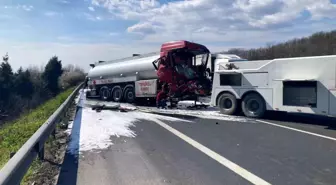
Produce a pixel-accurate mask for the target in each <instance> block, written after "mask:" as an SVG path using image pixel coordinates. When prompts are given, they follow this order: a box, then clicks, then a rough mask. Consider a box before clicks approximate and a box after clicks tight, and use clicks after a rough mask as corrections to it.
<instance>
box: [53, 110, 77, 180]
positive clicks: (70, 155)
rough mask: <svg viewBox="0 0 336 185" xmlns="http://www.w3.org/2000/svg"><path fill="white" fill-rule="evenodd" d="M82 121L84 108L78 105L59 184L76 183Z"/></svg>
mask: <svg viewBox="0 0 336 185" xmlns="http://www.w3.org/2000/svg"><path fill="white" fill-rule="evenodd" d="M81 123H82V108H81V107H77V112H76V116H75V119H74V122H73V125H72V130H71V135H70V143H69V144H68V148H67V150H66V153H65V156H64V160H63V163H62V165H61V171H60V174H59V177H58V181H57V185H76V183H77V172H78V156H79V137H80V129H81Z"/></svg>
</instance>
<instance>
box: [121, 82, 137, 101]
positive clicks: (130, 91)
mask: <svg viewBox="0 0 336 185" xmlns="http://www.w3.org/2000/svg"><path fill="white" fill-rule="evenodd" d="M124 100H126V102H127V103H133V102H134V100H135V92H134V87H133V86H130V87H126V89H125V91H124Z"/></svg>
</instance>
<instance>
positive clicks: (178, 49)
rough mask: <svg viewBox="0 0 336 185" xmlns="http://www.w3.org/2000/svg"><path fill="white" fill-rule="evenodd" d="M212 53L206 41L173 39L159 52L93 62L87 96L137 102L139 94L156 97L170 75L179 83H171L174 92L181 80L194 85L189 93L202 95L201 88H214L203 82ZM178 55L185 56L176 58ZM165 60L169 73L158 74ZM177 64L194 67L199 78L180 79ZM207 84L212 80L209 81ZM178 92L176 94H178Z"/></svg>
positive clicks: (186, 84) (189, 68) (190, 85)
mask: <svg viewBox="0 0 336 185" xmlns="http://www.w3.org/2000/svg"><path fill="white" fill-rule="evenodd" d="M182 55H183V57H182ZM209 55H210V52H209V50H208V49H207V48H206V47H205V46H203V45H200V44H196V43H192V42H188V41H173V42H167V43H164V44H162V46H161V50H160V52H157V53H150V54H145V55H138V54H137V55H133V57H129V58H124V59H118V60H113V61H107V62H104V61H102V62H98V63H97V64H95V65H91V67H92V69H91V70H90V71H89V73H88V82H87V83H88V86H89V89H90V90H89V91H88V93H87V97H99V98H101V99H102V100H109V99H112V100H113V101H116V102H120V101H125V102H129V103H131V102H134V100H135V99H136V98H155V97H156V95H157V93H158V91H160V90H161V87H162V85H163V84H164V83H167V81H165V80H164V79H167V76H168V78H172V79H173V78H174V80H173V81H174V82H178V83H179V84H175V83H170V86H169V88H170V90H171V92H172V91H173V90H172V89H173V88H174V89H178V88H179V87H178V86H179V85H181V84H180V82H182V85H183V86H181V87H186V88H185V89H188V88H189V89H188V90H190V89H192V92H188V93H189V94H188V95H196V96H200V94H199V92H204V91H208V92H211V89H209V87H208V86H207V85H205V83H204V82H205V81H206V80H205V78H206V77H205V76H206V75H205V71H206V67H207V62H208V59H209ZM198 56H201V62H197V60H196V59H197V58H198ZM178 58H180V59H183V60H182V61H181V60H177V59H178ZM163 63H165V67H166V70H165V71H168V73H167V74H165V75H163V77H164V78H161V76H160V75H158V74H160V70H161V69H162V68H163V65H161V64H163ZM181 63H182V64H183V65H181ZM160 65H161V66H160ZM178 66H187V67H186V68H187V69H186V71H187V70H189V71H190V70H193V71H194V72H195V74H196V75H195V76H197V78H193V79H188V80H184V79H183V80H182V79H177V78H176V76H175V74H177V73H176V67H178ZM180 72H181V71H180ZM170 74H172V75H173V76H171V75H170ZM182 74H183V71H182ZM180 76H181V75H180ZM175 79H176V80H175ZM207 84H209V83H208V82H207ZM175 86H176V88H175ZM175 92H176V91H174V95H176V94H178V93H175ZM184 95H185V94H184ZM174 99H175V100H177V101H179V100H181V99H182V98H181V97H174Z"/></svg>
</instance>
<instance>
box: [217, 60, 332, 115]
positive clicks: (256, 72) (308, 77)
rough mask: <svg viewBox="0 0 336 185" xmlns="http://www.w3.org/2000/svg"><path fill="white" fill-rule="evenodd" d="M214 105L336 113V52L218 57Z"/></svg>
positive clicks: (248, 111) (259, 111) (251, 111)
mask: <svg viewBox="0 0 336 185" xmlns="http://www.w3.org/2000/svg"><path fill="white" fill-rule="evenodd" d="M215 64H216V65H215V72H214V78H213V89H212V95H211V105H212V106H218V107H219V108H220V110H221V112H222V113H224V114H228V115H231V114H235V113H236V112H237V111H240V110H242V111H243V113H244V114H245V116H247V117H253V118H259V117H262V116H263V115H264V113H265V111H266V110H273V111H285V112H300V113H310V114H320V115H327V116H336V80H335V79H336V55H330V56H316V57H299V58H282V59H274V60H259V61H242V62H229V61H228V60H226V59H216V61H215Z"/></svg>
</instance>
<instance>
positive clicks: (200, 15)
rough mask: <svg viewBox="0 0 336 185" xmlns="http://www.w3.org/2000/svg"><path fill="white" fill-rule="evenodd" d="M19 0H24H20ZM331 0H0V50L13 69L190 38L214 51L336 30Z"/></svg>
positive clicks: (84, 62) (83, 60)
mask: <svg viewBox="0 0 336 185" xmlns="http://www.w3.org/2000/svg"><path fill="white" fill-rule="evenodd" d="M23 2H24V3H23ZM335 3H336V0H331V1H330V0H25V1H22V0H0V12H1V14H0V38H1V39H0V55H4V54H5V53H6V52H8V53H9V56H10V63H11V64H12V67H13V68H14V69H17V68H18V67H19V66H23V67H27V66H29V65H38V66H41V65H44V64H46V62H47V61H48V59H49V58H50V57H52V56H53V55H57V56H59V58H60V59H61V60H62V61H63V64H65V65H66V64H70V63H71V64H76V65H79V66H81V67H83V68H84V69H86V70H88V69H89V64H90V63H93V62H96V61H98V60H110V59H116V58H120V57H126V56H130V55H131V54H132V53H146V52H152V51H158V50H159V48H160V45H161V44H162V43H163V42H165V41H171V40H180V39H184V40H192V41H194V42H199V43H202V44H204V45H206V46H208V48H209V49H210V50H211V51H213V52H216V51H223V50H226V49H228V48H232V47H242V48H251V47H259V46H265V45H266V44H267V43H277V42H281V41H286V40H288V39H291V38H294V37H302V36H308V35H310V34H311V33H314V32H317V31H330V30H332V29H336V5H335Z"/></svg>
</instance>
